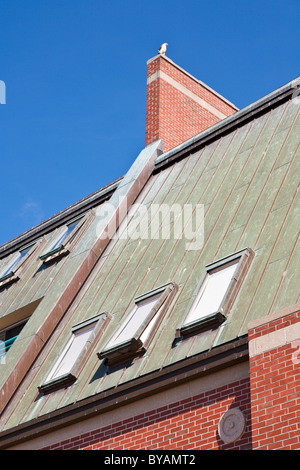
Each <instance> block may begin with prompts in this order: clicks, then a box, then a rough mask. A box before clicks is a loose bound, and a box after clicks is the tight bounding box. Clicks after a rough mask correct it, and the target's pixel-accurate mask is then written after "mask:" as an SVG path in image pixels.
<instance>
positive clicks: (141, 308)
mask: <svg viewBox="0 0 300 470" xmlns="http://www.w3.org/2000/svg"><path fill="white" fill-rule="evenodd" d="M160 295H161V294H158V295H154V296H152V297H149V298H148V299H145V300H144V301H142V302H139V303H138V304H137V305H135V306H134V308H133V309H132V311H131V313H130V314H129V316H128V317H127V318H126V320H125V322H124V323H123V324H122V326H121V328H120V329H119V330H118V331H117V333H116V335H115V336H114V338H113V339H112V341H111V342H110V343H109V345H108V347H109V348H110V347H113V346H116V345H118V344H121V343H124V342H125V341H129V340H130V339H131V338H133V337H134V335H135V333H136V331H137V330H138V329H139V328H140V326H141V325H142V323H143V322H144V321H145V320H147V317H148V315H149V314H150V312H151V309H152V308H153V307H154V305H155V304H156V302H157V301H158V299H159V297H160Z"/></svg>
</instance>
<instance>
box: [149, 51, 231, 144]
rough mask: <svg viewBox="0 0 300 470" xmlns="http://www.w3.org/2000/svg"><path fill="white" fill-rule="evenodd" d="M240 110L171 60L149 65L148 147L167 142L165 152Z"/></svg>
mask: <svg viewBox="0 0 300 470" xmlns="http://www.w3.org/2000/svg"><path fill="white" fill-rule="evenodd" d="M237 110H238V108H236V107H235V106H234V105H233V104H232V103H230V102H229V101H228V100H226V99H225V98H223V97H222V96H220V95H219V94H218V93H216V92H215V91H214V90H212V89H211V88H209V87H208V86H207V85H205V84H204V83H202V82H200V81H199V80H197V79H196V78H194V77H193V76H192V75H190V74H189V73H188V72H186V71H185V70H183V69H182V68H181V67H179V66H178V65H176V64H175V63H174V62H172V61H171V60H170V59H169V58H168V57H166V56H162V55H157V56H155V57H153V58H152V59H150V60H149V61H148V62H147V104H146V145H149V144H150V143H152V142H154V141H155V140H158V139H162V140H163V141H164V151H165V152H166V151H168V150H170V149H171V148H173V147H176V145H179V144H180V143H182V142H184V141H185V140H187V139H189V138H190V137H193V136H194V135H196V134H198V133H199V132H201V131H203V130H204V129H207V128H208V127H210V126H212V125H213V124H215V123H216V122H218V121H221V120H222V119H224V118H225V117H227V116H230V115H231V114H233V113H235V112H236V111H237Z"/></svg>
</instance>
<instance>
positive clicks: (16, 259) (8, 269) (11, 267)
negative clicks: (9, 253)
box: [0, 248, 29, 277]
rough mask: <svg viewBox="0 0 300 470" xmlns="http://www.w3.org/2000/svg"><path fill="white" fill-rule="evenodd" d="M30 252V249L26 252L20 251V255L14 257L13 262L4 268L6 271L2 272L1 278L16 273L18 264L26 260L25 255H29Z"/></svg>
mask: <svg viewBox="0 0 300 470" xmlns="http://www.w3.org/2000/svg"><path fill="white" fill-rule="evenodd" d="M28 251H29V248H28V250H24V251H20V252H19V253H17V254H16V256H14V257H13V258H12V260H11V261H10V263H8V265H7V266H6V267H5V268H4V270H3V271H2V273H1V276H0V277H4V276H6V275H7V274H9V273H11V272H12V271H14V269H15V268H16V267H17V266H18V264H19V263H20V261H21V259H22V258H24V256H25V255H27V253H28Z"/></svg>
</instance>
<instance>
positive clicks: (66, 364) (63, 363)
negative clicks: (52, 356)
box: [47, 326, 94, 381]
mask: <svg viewBox="0 0 300 470" xmlns="http://www.w3.org/2000/svg"><path fill="white" fill-rule="evenodd" d="M93 329H94V326H92V327H90V328H87V329H84V330H79V331H78V332H77V333H74V334H73V335H72V338H71V339H70V341H69V343H68V344H67V347H66V348H65V350H64V352H63V353H62V355H61V357H60V358H59V360H58V361H57V363H56V364H55V366H54V368H53V370H52V371H51V374H50V375H49V377H48V379H47V381H48V380H52V379H55V378H57V377H61V376H62V375H65V374H67V373H68V372H70V371H71V369H72V367H73V365H74V364H75V361H76V359H77V358H78V356H79V354H80V353H81V351H82V350H83V348H84V346H85V345H86V342H87V340H88V339H89V336H90V334H91V333H92V331H93Z"/></svg>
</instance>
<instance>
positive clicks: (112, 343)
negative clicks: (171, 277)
mask: <svg viewBox="0 0 300 470" xmlns="http://www.w3.org/2000/svg"><path fill="white" fill-rule="evenodd" d="M176 291H177V286H176V284H174V283H169V284H166V285H164V286H161V287H159V288H157V289H155V290H153V291H151V292H148V293H147V294H144V295H142V296H139V297H136V299H135V301H134V304H133V305H132V306H131V307H130V308H129V310H128V311H127V312H126V314H125V319H124V320H123V322H122V323H121V326H120V327H119V328H118V329H117V330H116V332H115V333H114V334H113V335H112V337H111V338H110V340H109V341H108V343H107V345H106V347H105V349H104V351H102V352H101V353H98V356H99V358H100V359H102V358H106V359H107V361H108V362H109V363H114V362H118V361H120V360H124V359H127V358H128V357H132V356H133V355H136V354H143V353H144V352H145V351H146V349H147V347H148V345H149V343H150V341H151V339H152V337H153V335H154V334H155V332H156V329H157V326H158V324H159V323H160V322H161V320H162V318H163V316H164V315H165V313H166V311H167V309H168V306H169V304H170V301H171V300H172V298H173V295H174V294H175V292H176Z"/></svg>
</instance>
